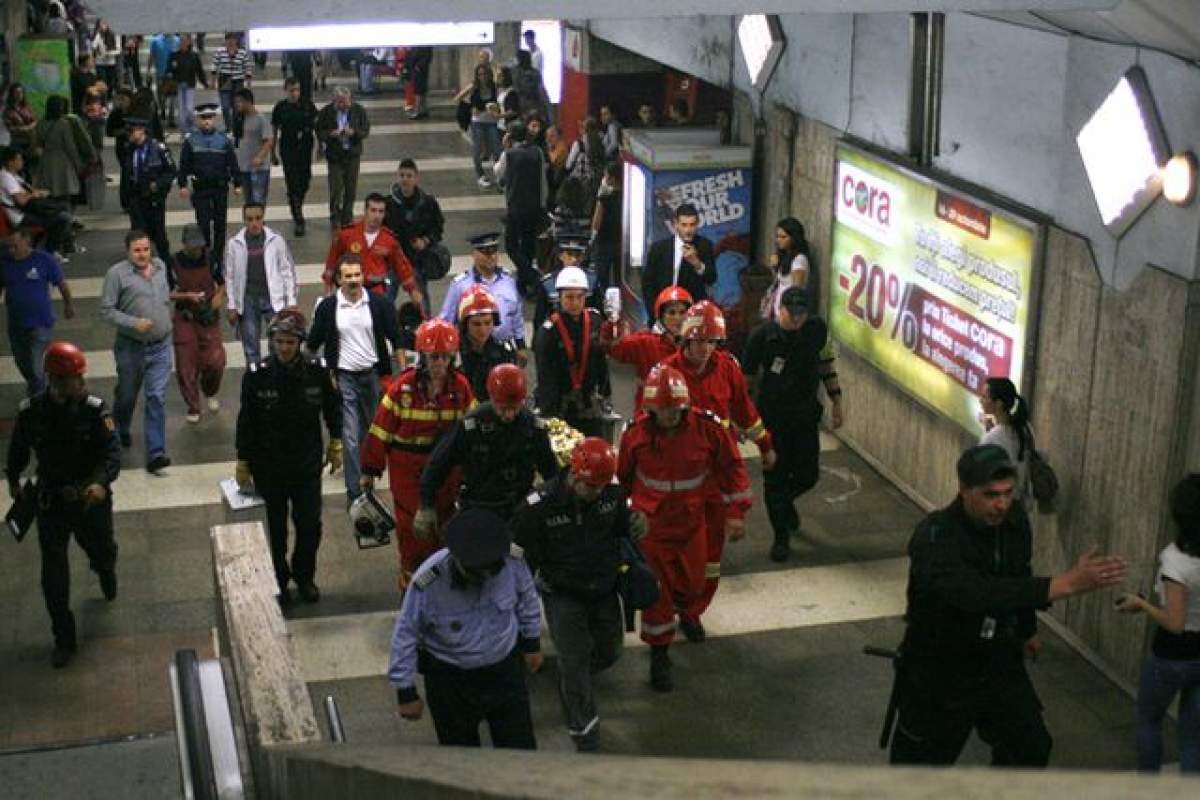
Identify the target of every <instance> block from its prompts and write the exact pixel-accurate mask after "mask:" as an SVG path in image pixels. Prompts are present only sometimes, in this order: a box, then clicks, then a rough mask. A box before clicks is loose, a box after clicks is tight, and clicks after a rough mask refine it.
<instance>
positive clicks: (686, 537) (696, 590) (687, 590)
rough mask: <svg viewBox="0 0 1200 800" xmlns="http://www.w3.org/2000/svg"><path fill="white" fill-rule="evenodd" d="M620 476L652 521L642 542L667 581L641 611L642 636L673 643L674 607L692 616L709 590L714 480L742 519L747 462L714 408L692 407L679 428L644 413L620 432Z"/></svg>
mask: <svg viewBox="0 0 1200 800" xmlns="http://www.w3.org/2000/svg"><path fill="white" fill-rule="evenodd" d="M617 478H618V480H620V482H621V486H622V487H624V489H625V491H626V492H627V493H628V494H629V497H630V500H631V501H632V503H633V507H634V508H635V509H637V510H638V511H641V512H642V513H643V514H645V515H646V519H647V520H648V521H649V523H650V525H649V530H648V531H647V533H646V535H645V536H644V537H643V538H642V540H641V542H640V543H639V544H640V545H641V548H642V553H643V554H644V555H645V557H646V561H647V562H648V563H649V565H650V567H651V569H653V570H654V572H655V574H656V575H658V578H659V582H660V584H661V586H662V593H661V595H660V596H659V598H658V602H656V603H655V604H654V605H653V606H651V607H650V608H647V609H646V610H645V611H643V612H642V640H643V641H645V642H646V643H648V644H651V645H664V644H670V643H671V640H672V639H673V638H674V636H675V614H676V612H677V611H678V612H679V613H680V614H683V615H685V616H686V615H687V614H688V609H690V608H691V607H692V606H693V605H694V604H695V603H696V602H697V601H698V600H699V599H700V598H701V597H702V596H703V594H704V588H705V580H704V576H705V560H706V559H707V556H708V538H707V537H706V535H705V525H706V518H705V515H704V513H703V510H704V506H705V504H706V502H707V500H708V492H709V486H710V484H713V485H716V486H717V487H718V491H719V492H720V497H721V502H722V504H723V508H724V509H725V514H727V515H730V516H732V517H734V518H735V519H741V518H742V517H743V516H744V515H745V513H746V511H747V510H748V509H749V508H750V481H749V478H748V477H747V476H746V465H745V464H744V463H743V462H742V457H741V455H740V454H739V453H738V449H737V443H736V442H735V441H734V440H733V436H732V435H731V434H730V433H729V431H728V430H726V429H725V428H724V427H723V426H722V425H721V423H720V421H718V420H717V419H716V418H715V417H714V416H712V415H711V414H708V413H705V412H688V413H686V414H684V415H683V421H682V422H681V423H680V425H679V427H678V428H676V429H674V430H673V431H663V430H661V429H659V428H658V427H657V426H656V425H655V422H654V420H653V419H652V418H651V416H650V415H649V414H645V413H643V414H639V415H638V416H637V418H636V419H635V420H634V423H633V425H632V426H631V427H630V428H629V430H627V431H625V435H624V436H622V437H621V449H620V456H619V459H618V462H617ZM723 516H724V515H723Z"/></svg>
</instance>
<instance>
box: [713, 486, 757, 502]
mask: <svg viewBox="0 0 1200 800" xmlns="http://www.w3.org/2000/svg"><path fill="white" fill-rule="evenodd" d="M753 499H754V495H753V494H751V492H750V490H749V489H747V490H746V491H744V492H737V493H736V494H723V495H721V500H722V501H724V502H726V503H736V502H738V501H739V500H753Z"/></svg>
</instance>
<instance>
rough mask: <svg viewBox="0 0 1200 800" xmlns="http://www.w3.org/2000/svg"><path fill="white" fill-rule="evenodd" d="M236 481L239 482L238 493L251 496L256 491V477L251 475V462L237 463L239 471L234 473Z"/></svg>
mask: <svg viewBox="0 0 1200 800" xmlns="http://www.w3.org/2000/svg"><path fill="white" fill-rule="evenodd" d="M233 477H234V480H236V481H237V485H238V491H239V492H242V493H243V494H250V492H253V491H254V477H253V476H252V475H251V474H250V462H249V461H239V462H237V469H236V470H235V471H234V473H233Z"/></svg>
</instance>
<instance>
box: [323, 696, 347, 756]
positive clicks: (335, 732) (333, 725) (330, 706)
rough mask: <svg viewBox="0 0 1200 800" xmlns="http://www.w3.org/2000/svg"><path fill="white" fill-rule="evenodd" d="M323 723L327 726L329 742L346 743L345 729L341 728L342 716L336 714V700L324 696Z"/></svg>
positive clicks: (338, 713)
mask: <svg viewBox="0 0 1200 800" xmlns="http://www.w3.org/2000/svg"><path fill="white" fill-rule="evenodd" d="M325 722H326V723H327V724H328V726H329V740H330V741H331V742H333V743H334V744H345V743H346V729H345V728H343V727H342V715H341V713H340V712H338V704H337V700H335V699H334V697H333V695H331V694H327V695H325Z"/></svg>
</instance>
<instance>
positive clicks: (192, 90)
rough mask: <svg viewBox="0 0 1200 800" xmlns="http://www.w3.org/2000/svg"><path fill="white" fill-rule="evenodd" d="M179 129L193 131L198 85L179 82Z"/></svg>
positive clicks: (185, 131) (187, 131) (186, 131)
mask: <svg viewBox="0 0 1200 800" xmlns="http://www.w3.org/2000/svg"><path fill="white" fill-rule="evenodd" d="M178 101H179V130H181V131H183V132H184V133H191V131H192V125H193V123H194V122H195V120H194V119H193V117H194V116H195V114H196V87H195V86H188V85H187V84H186V83H181V84H179V98H178Z"/></svg>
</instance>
